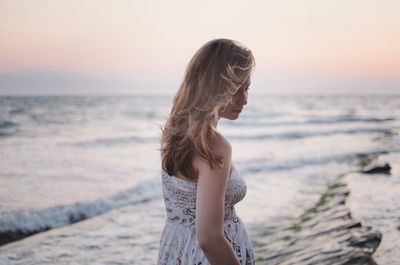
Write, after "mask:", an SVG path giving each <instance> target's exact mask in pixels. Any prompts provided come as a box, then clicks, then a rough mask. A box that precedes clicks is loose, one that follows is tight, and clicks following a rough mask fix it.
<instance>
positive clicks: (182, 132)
mask: <svg viewBox="0 0 400 265" xmlns="http://www.w3.org/2000/svg"><path fill="white" fill-rule="evenodd" d="M254 66H255V59H254V56H253V54H252V52H251V51H250V50H249V49H248V48H246V47H245V46H243V45H242V44H240V43H239V42H237V41H234V40H230V39H214V40H211V41H209V42H207V43H205V44H204V45H203V46H202V47H201V48H200V49H199V50H198V51H197V52H196V53H195V55H194V56H193V58H192V59H191V60H190V62H189V64H188V66H187V68H186V71H185V74H184V78H183V81H182V83H181V85H180V88H179V90H178V92H177V93H176V95H175V97H174V98H173V106H172V109H171V113H170V115H169V117H168V119H167V121H166V123H165V125H164V127H163V128H161V131H162V135H161V162H162V168H163V170H164V171H166V172H167V173H168V174H169V175H171V176H173V175H175V174H176V173H177V171H180V172H181V173H182V174H183V175H184V176H186V177H188V178H190V179H196V178H197V177H198V172H197V171H196V170H195V169H194V168H193V166H192V159H193V155H195V154H197V155H199V156H200V157H201V158H203V159H205V160H206V161H208V163H209V165H210V167H211V168H214V167H215V166H217V167H222V166H223V160H222V159H223V157H220V156H217V155H216V154H215V153H213V152H212V151H211V148H210V140H211V139H212V138H213V137H214V136H215V130H214V125H215V124H216V122H217V121H218V112H219V111H220V110H223V109H225V108H226V107H227V106H228V104H229V103H230V102H231V100H232V96H233V95H234V94H235V93H236V92H237V91H238V89H239V88H240V87H241V85H242V84H243V83H244V82H246V81H247V80H248V79H249V78H250V75H251V72H252V69H253V68H254Z"/></svg>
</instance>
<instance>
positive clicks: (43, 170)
mask: <svg viewBox="0 0 400 265" xmlns="http://www.w3.org/2000/svg"><path fill="white" fill-rule="evenodd" d="M250 93H251V92H250ZM171 104H172V96H171V95H169V96H166V95H152V96H149V95H147V96H145V95H143V96H1V97H0V243H1V246H0V264H139V265H145V264H146V265H148V264H155V263H156V260H157V254H158V244H159V240H160V236H161V231H162V228H163V226H164V222H165V219H166V213H165V208H164V204H163V203H164V202H163V200H162V186H161V178H160V169H161V168H160V153H159V148H160V146H159V138H160V135H161V130H160V128H161V126H162V125H163V124H164V121H165V119H166V118H167V117H168V114H169V111H170V108H171ZM219 130H220V131H221V132H222V133H223V134H224V135H225V136H226V138H228V140H229V141H230V142H231V144H232V152H233V154H232V155H233V164H234V165H235V167H237V168H238V169H239V170H240V172H241V174H242V176H243V178H244V180H245V181H246V183H247V195H246V197H245V198H244V200H243V201H241V202H240V203H239V204H237V205H236V212H237V213H238V215H239V216H240V217H241V219H242V220H243V222H244V223H245V225H246V228H247V230H248V233H249V235H250V237H251V238H252V240H254V241H256V240H257V239H259V238H260V237H263V236H266V235H267V234H268V231H273V228H275V227H279V226H281V225H283V224H286V223H288V222H290V221H291V220H293V219H294V218H297V217H298V216H299V215H301V213H302V212H303V211H304V210H305V209H307V207H310V205H313V204H314V203H315V201H316V200H318V198H319V196H320V195H321V193H323V192H324V191H325V190H326V187H327V185H329V184H330V183H333V182H335V181H336V180H337V179H338V176H339V175H342V174H346V173H348V172H351V171H354V170H356V169H357V167H358V166H359V162H360V157H362V156H365V155H368V154H379V156H378V157H377V159H376V160H377V161H381V162H388V163H390V165H391V167H392V171H391V175H388V176H387V175H385V176H384V175H379V174H378V175H371V176H370V175H368V176H367V175H365V176H359V175H357V176H352V177H349V178H348V179H347V181H348V184H349V188H350V190H351V195H350V198H349V202H348V205H349V206H350V209H351V211H352V214H353V216H354V218H356V219H357V220H360V221H362V224H363V225H370V226H373V227H374V228H378V229H379V230H381V232H382V234H383V239H382V243H381V246H380V247H379V248H378V250H377V251H376V253H375V254H374V257H375V259H376V261H377V263H378V264H395V263H393V261H396V260H397V261H398V260H399V258H400V255H399V254H398V253H399V251H398V250H399V247H400V242H399V241H400V240H399V239H398V238H400V196H399V194H400V163H399V161H400V136H399V132H400V95H296V96H278V95H256V94H254V95H253V94H251V95H250V96H249V100H248V104H247V106H245V109H244V111H243V112H242V114H241V116H240V117H239V119H238V120H235V121H229V120H220V122H219ZM22 237H24V239H22V240H16V239H19V238H22ZM256 256H257V252H256Z"/></svg>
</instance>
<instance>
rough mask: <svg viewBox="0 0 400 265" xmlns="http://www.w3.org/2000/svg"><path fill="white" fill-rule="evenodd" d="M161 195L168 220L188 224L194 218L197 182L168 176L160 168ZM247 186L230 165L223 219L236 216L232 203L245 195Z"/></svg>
mask: <svg viewBox="0 0 400 265" xmlns="http://www.w3.org/2000/svg"><path fill="white" fill-rule="evenodd" d="M161 178H162V183H163V196H164V202H165V206H166V211H167V218H168V219H169V220H170V221H173V222H176V223H179V224H182V225H185V226H190V225H193V224H194V222H195V218H196V195H197V183H196V182H192V181H187V180H184V179H181V178H177V177H175V176H170V175H168V173H166V172H165V171H164V170H161ZM246 191H247V186H246V183H245V182H244V180H243V179H242V177H241V176H240V172H239V171H238V170H237V169H236V168H235V167H234V166H232V168H231V170H230V172H229V179H228V184H227V188H226V192H225V220H229V219H234V220H235V218H237V217H236V214H235V208H234V205H235V204H236V203H238V202H239V201H241V200H242V199H243V198H244V196H245V195H246Z"/></svg>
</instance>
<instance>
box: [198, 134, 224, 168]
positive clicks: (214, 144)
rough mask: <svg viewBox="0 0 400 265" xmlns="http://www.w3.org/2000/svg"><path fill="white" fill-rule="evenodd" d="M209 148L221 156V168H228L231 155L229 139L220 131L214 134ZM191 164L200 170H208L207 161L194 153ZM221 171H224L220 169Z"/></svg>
mask: <svg viewBox="0 0 400 265" xmlns="http://www.w3.org/2000/svg"><path fill="white" fill-rule="evenodd" d="M209 144H210V149H211V151H212V152H213V153H214V154H216V155H217V156H222V158H223V163H224V166H223V168H225V170H226V168H228V169H229V168H230V164H231V157H232V146H231V144H230V143H229V141H228V140H227V139H226V138H225V137H224V136H223V135H222V134H220V133H217V134H215V137H214V138H213V139H212V140H211V141H210V143H209ZM193 165H194V166H195V168H196V169H198V170H199V173H200V172H202V171H203V172H204V171H210V170H211V168H210V165H209V164H208V162H207V161H205V160H204V159H202V158H200V157H199V156H197V155H195V156H194V157H193ZM222 171H224V170H223V169H222Z"/></svg>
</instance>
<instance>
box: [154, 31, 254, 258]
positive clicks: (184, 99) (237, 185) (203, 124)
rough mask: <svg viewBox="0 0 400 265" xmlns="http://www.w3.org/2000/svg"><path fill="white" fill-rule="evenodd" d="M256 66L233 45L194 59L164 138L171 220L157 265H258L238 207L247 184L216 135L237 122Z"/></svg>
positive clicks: (225, 43)
mask: <svg viewBox="0 0 400 265" xmlns="http://www.w3.org/2000/svg"><path fill="white" fill-rule="evenodd" d="M254 66H255V60H254V57H253V54H252V52H251V51H250V50H249V49H247V48H246V47H244V46H243V45H242V44H240V43H238V42H236V41H233V40H229V39H215V40H211V41H209V42H207V43H206V44H204V45H203V46H202V47H201V48H200V49H199V50H198V51H197V52H196V54H195V55H194V56H193V58H192V59H191V61H190V63H189V65H188V67H187V69H186V72H185V76H184V80H183V82H182V84H181V86H180V89H179V91H178V92H177V94H176V95H175V97H174V99H173V107H172V110H171V113H170V116H169V118H168V119H167V121H166V123H165V125H164V128H163V129H162V136H161V161H162V172H161V178H162V182H163V195H164V202H165V206H166V211H167V220H166V224H165V227H164V230H163V232H162V235H161V240H160V248H159V257H158V263H157V264H159V265H162V264H171V265H172V264H173V265H175V264H185V265H187V264H190V265H192V264H193V265H194V264H201V265H206V264H212V265H224V264H227V265H228V264H229V265H238V264H254V253H253V248H252V244H251V242H250V239H249V237H248V236H247V232H246V229H245V227H244V225H243V223H242V221H241V219H240V218H239V217H238V216H237V215H236V214H235V209H234V204H236V203H238V202H239V201H240V200H242V199H243V197H244V196H245V194H246V184H245V183H244V181H243V179H242V178H241V177H240V174H239V171H238V170H237V169H235V167H234V166H233V164H232V161H231V157H232V156H231V153H232V147H231V145H230V143H229V142H228V140H227V139H226V138H225V137H224V136H223V135H222V134H221V133H220V132H219V131H218V129H217V125H218V121H219V119H220V118H226V119H229V120H236V119H237V118H238V117H239V115H240V112H241V111H242V109H243V107H244V105H246V104H247V94H248V89H249V86H250V75H251V73H252V70H253V68H254Z"/></svg>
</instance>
